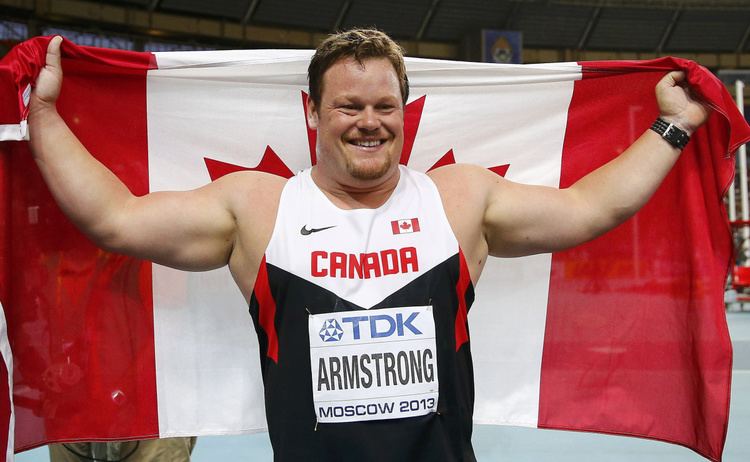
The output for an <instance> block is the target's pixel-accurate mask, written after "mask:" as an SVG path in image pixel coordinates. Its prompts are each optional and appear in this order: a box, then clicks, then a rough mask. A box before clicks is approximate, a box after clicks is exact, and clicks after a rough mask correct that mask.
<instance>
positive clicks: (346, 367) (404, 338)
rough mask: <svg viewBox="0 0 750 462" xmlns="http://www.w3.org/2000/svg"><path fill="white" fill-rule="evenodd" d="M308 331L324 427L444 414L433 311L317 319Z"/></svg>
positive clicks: (318, 408) (315, 400) (326, 315)
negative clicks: (440, 409)
mask: <svg viewBox="0 0 750 462" xmlns="http://www.w3.org/2000/svg"><path fill="white" fill-rule="evenodd" d="M308 331H309V337H310V367H311V371H312V388H313V403H314V405H315V414H316V415H317V418H318V422H321V423H338V422H353V421H361V420H380V419H395V418H403V417H414V416H418V415H425V414H428V413H430V412H435V411H436V410H437V401H438V368H437V352H436V351H435V320H434V318H433V315H432V307H431V306H417V307H401V308H386V309H378V310H371V311H369V310H368V311H346V312H338V313H324V314H318V315H311V316H310V317H309V320H308Z"/></svg>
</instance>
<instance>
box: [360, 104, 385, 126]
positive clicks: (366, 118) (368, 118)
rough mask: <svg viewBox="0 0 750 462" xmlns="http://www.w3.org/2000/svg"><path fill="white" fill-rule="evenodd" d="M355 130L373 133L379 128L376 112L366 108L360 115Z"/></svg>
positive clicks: (368, 107)
mask: <svg viewBox="0 0 750 462" xmlns="http://www.w3.org/2000/svg"><path fill="white" fill-rule="evenodd" d="M357 128H359V129H360V130H365V131H373V130H377V129H378V128H380V118H379V117H378V114H377V111H375V108H373V107H371V106H366V107H365V108H364V109H363V110H362V112H361V113H360V117H359V120H358V121H357Z"/></svg>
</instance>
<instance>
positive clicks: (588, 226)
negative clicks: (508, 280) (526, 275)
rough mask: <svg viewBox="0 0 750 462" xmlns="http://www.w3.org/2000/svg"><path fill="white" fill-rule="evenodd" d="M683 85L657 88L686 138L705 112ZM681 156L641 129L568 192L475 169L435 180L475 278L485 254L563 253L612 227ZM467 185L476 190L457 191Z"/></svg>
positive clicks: (668, 81) (679, 79)
mask: <svg viewBox="0 0 750 462" xmlns="http://www.w3.org/2000/svg"><path fill="white" fill-rule="evenodd" d="M684 79H685V76H684V74H683V73H682V72H671V73H669V74H667V75H666V76H665V77H664V78H663V79H662V80H661V81H660V82H659V83H658V84H657V87H656V96H657V101H658V103H659V109H660V112H661V117H662V118H663V119H665V120H667V121H669V122H671V123H674V124H675V125H677V126H678V127H680V128H682V129H684V130H686V131H687V132H688V133H689V134H691V133H692V132H693V131H694V130H695V129H696V128H697V127H698V126H700V125H701V124H702V123H703V122H704V121H705V119H706V117H707V114H708V112H707V110H706V109H705V108H704V107H703V106H702V105H701V104H700V103H698V102H696V101H694V100H693V99H692V98H691V96H690V93H689V90H687V89H686V88H683V87H682V86H681V85H682V83H683V82H684ZM679 155H680V151H679V150H678V149H676V148H674V147H672V145H670V144H669V143H668V142H666V141H665V140H663V139H662V138H661V137H660V136H659V135H658V134H656V133H655V132H653V131H651V130H646V131H645V133H644V134H643V135H641V137H640V138H638V140H636V141H635V143H633V145H631V146H630V147H629V148H628V149H627V150H625V151H624V152H623V153H622V154H620V155H619V156H618V157H617V158H616V159H614V160H612V161H611V162H609V163H607V164H605V165H604V166H602V167H600V168H599V169H597V170H595V171H593V172H591V173H589V174H588V175H586V176H585V177H583V178H581V179H580V180H579V181H578V182H576V183H575V184H574V185H572V186H571V187H569V188H566V189H556V188H550V187H544V186H530V185H522V184H518V183H513V182H511V181H508V180H505V179H504V178H501V177H499V176H497V175H495V174H494V173H491V172H489V171H487V170H486V169H482V168H479V167H473V166H454V167H445V168H443V169H438V170H436V171H435V172H433V173H432V176H433V178H434V179H435V182H436V183H437V184H438V187H439V188H440V190H441V194H443V201H444V202H445V203H446V210H447V212H448V215H449V218H450V219H451V224H452V225H453V227H454V231H455V232H456V234H457V236H458V238H459V241H460V243H461V246H462V248H464V251H465V252H466V253H467V258H468V259H469V261H470V266H471V267H473V268H474V272H473V275H474V276H475V277H478V273H479V272H480V271H481V266H482V265H483V261H484V258H485V257H486V256H487V254H490V255H494V256H502V257H515V256H523V255H530V254H535V253H543V252H551V251H556V250H561V249H565V248H569V247H572V246H575V245H578V244H581V243H583V242H586V241H588V240H591V239H593V238H595V237H597V236H599V235H601V234H603V233H604V232H606V231H608V230H610V229H612V228H614V227H615V226H617V225H618V224H620V223H622V222H623V221H625V220H626V219H627V218H629V217H630V216H632V215H633V214H634V213H635V212H636V211H638V210H639V209H640V208H641V207H642V206H643V205H644V204H645V203H646V201H648V199H649V198H650V197H651V195H652V194H653V193H654V191H656V189H657V188H658V186H659V185H660V184H661V182H662V180H663V179H664V177H665V176H666V175H667V173H669V171H670V169H671V168H672V166H673V165H674V163H675V162H676V161H677V159H678V158H679ZM467 184H470V185H472V186H473V187H472V188H470V190H469V188H462V187H460V185H467ZM451 185H459V186H458V187H454V186H451ZM452 196H454V197H456V198H458V199H451V197H452ZM452 202H456V204H453V205H452V204H451V203H452Z"/></svg>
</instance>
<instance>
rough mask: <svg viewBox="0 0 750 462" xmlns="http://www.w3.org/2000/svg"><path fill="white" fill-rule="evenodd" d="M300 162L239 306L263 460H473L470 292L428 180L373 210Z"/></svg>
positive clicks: (408, 185) (404, 177) (405, 176)
mask: <svg viewBox="0 0 750 462" xmlns="http://www.w3.org/2000/svg"><path fill="white" fill-rule="evenodd" d="M310 172H311V171H310V170H306V171H303V172H301V173H300V174H298V175H297V176H295V177H293V178H291V179H290V180H289V181H288V182H287V184H286V185H285V187H284V190H283V192H282V194H281V198H280V203H279V210H278V214H277V217H276V224H275V226H274V230H273V234H272V236H271V240H270V242H269V244H268V248H267V249H266V252H265V255H264V258H263V261H262V262H261V265H260V268H259V270H258V276H257V280H256V283H255V287H254V288H253V294H252V297H251V301H250V313H251V315H252V317H253V321H254V323H255V327H256V331H257V334H258V339H259V343H260V355H261V367H262V372H263V381H264V387H265V404H266V418H267V421H268V429H269V433H270V438H271V444H272V446H273V450H274V459H275V460H276V461H295V462H297V461H349V460H351V461H357V462H365V461H410V462H411V461H430V462H435V461H473V460H475V457H474V452H473V449H472V446H471V431H472V412H473V405H474V380H473V370H472V364H471V353H470V349H469V335H468V327H467V320H466V315H467V311H468V308H469V307H470V306H471V303H472V302H473V300H474V289H473V286H472V284H471V280H470V277H469V271H468V268H467V266H466V262H465V260H464V257H463V254H462V253H461V251H460V249H459V246H458V242H457V240H456V238H455V236H454V234H453V232H452V230H451V227H450V224H449V223H448V219H447V217H446V215H445V211H444V210H443V206H442V202H441V199H440V195H439V193H438V190H437V187H436V186H435V184H434V183H433V182H432V180H431V179H430V178H429V177H428V176H427V175H424V174H422V173H417V172H414V171H412V170H410V169H408V168H406V167H403V166H400V179H399V182H398V185H397V187H396V188H395V190H394V192H393V193H392V195H391V197H390V198H389V199H388V200H387V201H386V202H385V203H384V204H383V205H382V206H380V207H378V208H376V209H355V210H343V209H340V208H338V207H336V206H335V205H334V204H333V203H332V202H331V201H330V200H329V199H328V198H327V197H326V196H325V194H324V193H323V192H322V191H321V190H320V189H318V187H317V186H316V185H315V183H314V182H313V180H312V177H311V174H310Z"/></svg>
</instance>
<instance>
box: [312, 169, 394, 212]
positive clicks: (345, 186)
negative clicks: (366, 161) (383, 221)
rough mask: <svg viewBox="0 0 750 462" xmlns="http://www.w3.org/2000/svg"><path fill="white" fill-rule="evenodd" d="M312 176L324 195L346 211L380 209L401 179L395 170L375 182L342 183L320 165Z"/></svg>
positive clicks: (354, 180)
mask: <svg viewBox="0 0 750 462" xmlns="http://www.w3.org/2000/svg"><path fill="white" fill-rule="evenodd" d="M311 175H312V179H313V181H314V182H315V185H316V186H317V187H318V188H319V189H320V190H321V191H323V194H325V195H326V196H327V197H328V199H329V200H330V201H331V202H332V203H333V204H334V205H335V206H336V207H339V208H341V209H344V210H352V209H376V208H378V207H380V206H381V205H383V204H385V203H386V201H387V200H388V198H390V197H391V194H392V193H393V190H394V189H396V186H397V185H398V180H399V177H400V173H399V169H398V168H395V169H393V170H392V171H390V172H388V173H387V174H385V175H383V176H382V177H381V178H378V179H375V180H357V179H356V178H347V179H346V180H344V181H341V180H337V179H336V178H334V177H332V176H330V175H327V174H326V173H325V172H324V171H322V169H321V168H320V166H318V165H316V166H314V167H313V169H312V173H311Z"/></svg>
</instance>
